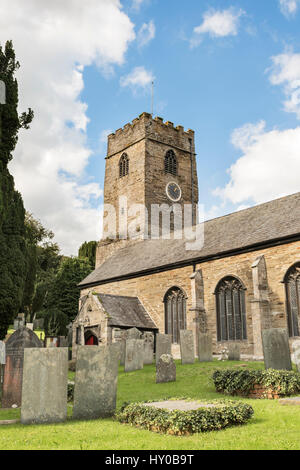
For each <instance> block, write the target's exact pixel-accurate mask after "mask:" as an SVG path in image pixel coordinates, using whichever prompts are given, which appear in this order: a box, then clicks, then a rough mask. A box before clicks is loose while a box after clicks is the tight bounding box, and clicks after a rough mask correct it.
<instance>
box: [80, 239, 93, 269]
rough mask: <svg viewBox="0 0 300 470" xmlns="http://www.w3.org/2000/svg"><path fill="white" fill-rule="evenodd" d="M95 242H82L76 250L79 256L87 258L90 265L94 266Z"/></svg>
mask: <svg viewBox="0 0 300 470" xmlns="http://www.w3.org/2000/svg"><path fill="white" fill-rule="evenodd" d="M96 248H97V242H95V241H92V242H84V243H83V244H82V245H81V247H80V248H79V250H78V257H79V258H88V260H89V262H90V265H91V266H92V267H93V268H94V267H95V264H96Z"/></svg>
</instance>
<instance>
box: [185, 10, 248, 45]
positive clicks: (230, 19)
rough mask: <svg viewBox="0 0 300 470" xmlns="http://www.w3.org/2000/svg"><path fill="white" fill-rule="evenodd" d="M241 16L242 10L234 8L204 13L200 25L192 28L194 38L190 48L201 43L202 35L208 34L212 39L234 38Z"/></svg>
mask: <svg viewBox="0 0 300 470" xmlns="http://www.w3.org/2000/svg"><path fill="white" fill-rule="evenodd" d="M243 14H244V11H243V10H236V9H234V8H229V9H227V10H223V11H216V10H209V11H207V12H205V13H204V15H203V22H202V24H201V25H199V26H196V27H195V28H194V37H193V38H192V40H191V46H192V47H194V46H197V45H198V44H199V43H200V42H201V41H202V38H203V35H204V34H208V35H209V36H211V37H213V38H221V37H222V38H224V37H226V36H236V35H237V33H238V27H239V23H240V17H241V16H242V15H243Z"/></svg>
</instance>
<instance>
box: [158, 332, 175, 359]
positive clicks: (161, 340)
mask: <svg viewBox="0 0 300 470" xmlns="http://www.w3.org/2000/svg"><path fill="white" fill-rule="evenodd" d="M171 348H172V336H171V335H163V334H161V333H158V334H157V335H156V351H155V362H156V365H157V364H158V361H159V359H160V356H162V355H163V354H170V355H171Z"/></svg>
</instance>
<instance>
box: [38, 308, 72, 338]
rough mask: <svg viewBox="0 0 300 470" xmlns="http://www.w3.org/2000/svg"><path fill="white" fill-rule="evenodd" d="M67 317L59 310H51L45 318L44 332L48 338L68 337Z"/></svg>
mask: <svg viewBox="0 0 300 470" xmlns="http://www.w3.org/2000/svg"><path fill="white" fill-rule="evenodd" d="M68 323H69V319H68V317H67V315H65V314H64V313H63V312H60V311H59V310H49V311H48V312H47V313H46V315H45V316H44V330H45V335H46V336H67V334H68V329H67V325H68Z"/></svg>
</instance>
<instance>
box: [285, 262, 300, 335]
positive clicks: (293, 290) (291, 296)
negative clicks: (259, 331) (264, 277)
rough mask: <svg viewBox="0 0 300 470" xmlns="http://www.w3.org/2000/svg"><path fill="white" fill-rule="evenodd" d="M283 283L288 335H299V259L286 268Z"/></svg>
mask: <svg viewBox="0 0 300 470" xmlns="http://www.w3.org/2000/svg"><path fill="white" fill-rule="evenodd" d="M284 283H285V292H286V306H287V320H288V328H289V335H290V337H293V336H300V328H299V323H300V261H299V262H298V263H296V264H294V266H292V267H291V268H290V269H289V270H288V272H287V273H286V275H285V278H284Z"/></svg>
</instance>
